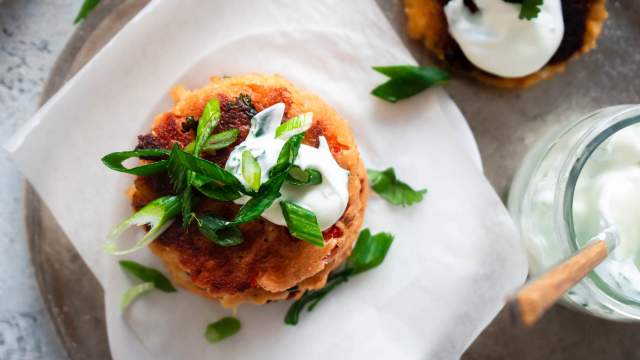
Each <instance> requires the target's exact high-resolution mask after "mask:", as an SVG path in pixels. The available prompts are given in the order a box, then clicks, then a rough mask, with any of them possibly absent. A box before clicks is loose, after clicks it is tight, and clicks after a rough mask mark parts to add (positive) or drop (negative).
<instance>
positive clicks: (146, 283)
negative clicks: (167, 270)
mask: <svg viewBox="0 0 640 360" xmlns="http://www.w3.org/2000/svg"><path fill="white" fill-rule="evenodd" d="M120 267H121V268H122V269H123V270H124V271H125V272H127V273H129V274H131V275H133V276H135V277H137V278H138V279H140V280H142V281H143V282H142V283H140V284H137V285H134V286H132V287H131V288H129V290H127V291H126V292H125V293H124V294H123V295H122V298H121V299H120V308H121V309H122V310H125V309H126V308H127V307H128V306H129V304H131V303H132V302H133V301H134V300H136V299H138V298H139V297H140V296H142V295H144V294H146V293H148V292H149V291H151V290H153V289H158V290H160V291H164V292H176V291H178V290H176V288H175V287H174V286H173V285H172V284H171V282H170V281H169V279H167V278H166V277H165V276H164V275H163V274H162V273H161V272H160V271H158V270H156V269H153V268H150V267H147V266H144V265H142V264H139V263H137V262H135V261H131V260H122V261H120Z"/></svg>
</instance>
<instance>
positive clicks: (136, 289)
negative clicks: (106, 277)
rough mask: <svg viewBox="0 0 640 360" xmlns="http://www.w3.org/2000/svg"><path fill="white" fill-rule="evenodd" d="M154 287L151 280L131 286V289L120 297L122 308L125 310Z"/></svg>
mask: <svg viewBox="0 0 640 360" xmlns="http://www.w3.org/2000/svg"><path fill="white" fill-rule="evenodd" d="M154 288H155V287H154V286H153V283H151V282H146V283H140V284H138V285H134V286H132V287H130V288H129V290H127V291H126V292H125V293H124V294H122V298H120V310H123V311H124V310H125V309H126V308H127V307H129V305H130V304H131V303H132V302H134V301H135V300H136V299H138V298H139V297H141V296H142V295H144V294H146V293H148V292H150V291H151V290H153V289H154Z"/></svg>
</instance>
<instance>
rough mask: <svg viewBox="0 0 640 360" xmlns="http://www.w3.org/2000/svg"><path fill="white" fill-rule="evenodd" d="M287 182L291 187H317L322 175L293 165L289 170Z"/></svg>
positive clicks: (314, 170) (316, 171)
mask: <svg viewBox="0 0 640 360" xmlns="http://www.w3.org/2000/svg"><path fill="white" fill-rule="evenodd" d="M287 182H288V183H290V184H292V185H298V186H302V185H318V184H321V183H322V173H321V172H320V171H318V170H316V169H304V170H303V169H302V168H301V167H299V166H297V165H294V166H292V167H291V170H289V174H288V175H287Z"/></svg>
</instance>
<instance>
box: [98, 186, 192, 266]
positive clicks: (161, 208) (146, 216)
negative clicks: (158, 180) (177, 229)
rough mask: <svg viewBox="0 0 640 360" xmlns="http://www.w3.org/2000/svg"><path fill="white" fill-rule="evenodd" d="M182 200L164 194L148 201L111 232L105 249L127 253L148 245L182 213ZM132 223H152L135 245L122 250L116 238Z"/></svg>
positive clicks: (117, 252) (118, 253) (115, 253)
mask: <svg viewBox="0 0 640 360" xmlns="http://www.w3.org/2000/svg"><path fill="white" fill-rule="evenodd" d="M180 202H181V201H180V198H179V197H178V196H164V197H160V198H157V199H155V200H153V201H152V202H150V203H148V204H147V205H145V207H143V208H142V209H140V210H139V211H138V212H136V213H135V214H133V215H131V217H129V218H128V219H126V220H125V221H123V222H122V223H121V224H120V225H118V226H117V227H116V228H115V229H113V231H112V232H111V234H109V237H108V241H107V243H106V244H105V246H104V250H105V251H106V252H107V253H108V254H111V255H125V254H130V253H132V252H134V251H137V250H140V249H142V248H143V247H145V246H147V245H148V244H149V243H150V242H152V241H153V240H155V239H156V238H157V237H158V236H160V234H162V233H163V232H164V231H165V230H167V229H168V228H169V226H171V223H173V220H174V218H175V217H176V215H178V213H180ZM132 225H138V226H142V225H150V226H151V229H150V230H149V231H148V232H147V234H146V235H145V236H144V237H143V238H142V239H140V240H139V241H138V242H137V243H136V244H135V245H134V246H133V247H131V248H129V249H124V250H121V249H119V248H118V245H117V244H116V242H115V239H116V238H118V237H119V236H120V235H122V233H123V232H124V231H125V230H126V229H128V228H129V227H130V226H132Z"/></svg>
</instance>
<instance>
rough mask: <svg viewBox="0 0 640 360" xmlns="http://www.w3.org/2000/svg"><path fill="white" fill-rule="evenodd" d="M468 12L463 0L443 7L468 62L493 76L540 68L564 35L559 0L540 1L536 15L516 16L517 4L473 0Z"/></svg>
mask: <svg viewBox="0 0 640 360" xmlns="http://www.w3.org/2000/svg"><path fill="white" fill-rule="evenodd" d="M474 2H475V4H476V5H477V7H478V11H476V12H475V13H472V12H471V10H470V9H469V8H468V7H467V6H465V5H464V0H451V1H449V2H448V3H447V5H446V6H445V8H444V11H445V14H446V16H447V22H448V23H449V33H450V34H451V36H453V38H454V39H455V40H456V42H457V43H458V44H459V45H460V48H461V49H462V52H464V54H465V56H466V57H467V59H469V61H471V62H472V63H473V64H474V65H475V66H477V67H478V68H480V69H482V70H484V71H486V72H489V73H491V74H494V75H498V76H502V77H506V78H515V77H522V76H526V75H529V74H532V73H534V72H536V71H538V70H540V69H541V68H542V67H544V66H545V65H546V64H547V63H548V62H549V60H550V59H551V57H552V56H553V54H555V52H556V50H558V47H559V46H560V42H561V41H562V37H563V36H564V22H563V19H562V4H561V0H544V3H543V5H542V7H541V11H540V13H539V14H538V16H537V17H536V18H534V19H532V20H526V19H520V18H519V17H518V16H519V13H520V8H521V7H522V5H521V4H513V3H508V2H505V1H504V0H474Z"/></svg>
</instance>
